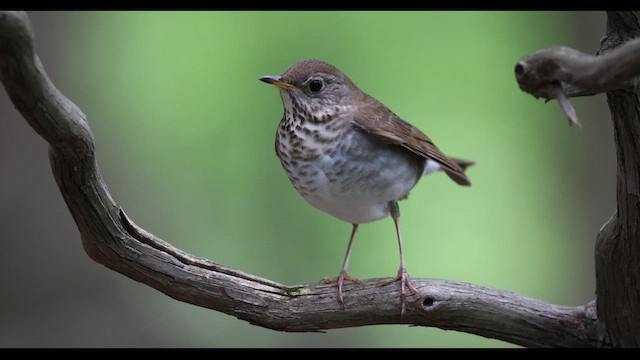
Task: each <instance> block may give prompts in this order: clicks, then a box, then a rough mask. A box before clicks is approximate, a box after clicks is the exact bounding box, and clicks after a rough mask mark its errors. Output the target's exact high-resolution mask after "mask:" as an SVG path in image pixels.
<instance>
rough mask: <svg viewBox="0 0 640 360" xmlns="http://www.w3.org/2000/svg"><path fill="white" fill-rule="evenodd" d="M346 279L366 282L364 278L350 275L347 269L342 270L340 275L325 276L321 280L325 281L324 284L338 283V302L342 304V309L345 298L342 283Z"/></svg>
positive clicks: (357, 282) (360, 282)
mask: <svg viewBox="0 0 640 360" xmlns="http://www.w3.org/2000/svg"><path fill="white" fill-rule="evenodd" d="M345 280H346V281H353V282H354V283H356V284H358V285H362V284H364V283H363V282H362V280H360V279H358V278H354V277H351V275H349V274H348V273H347V271H346V270H342V271H340V275H338V277H334V278H323V279H321V280H320V282H321V283H323V284H333V283H338V302H339V303H340V305H341V306H342V310H344V299H343V298H342V285H343V284H344V282H345Z"/></svg>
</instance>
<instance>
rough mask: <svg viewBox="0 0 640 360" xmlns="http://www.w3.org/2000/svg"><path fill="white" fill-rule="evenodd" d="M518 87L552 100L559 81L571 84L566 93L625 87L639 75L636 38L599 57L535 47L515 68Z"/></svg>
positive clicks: (639, 49)
mask: <svg viewBox="0 0 640 360" xmlns="http://www.w3.org/2000/svg"><path fill="white" fill-rule="evenodd" d="M515 73H516V80H517V81H518V85H519V86H520V89H522V90H523V91H526V92H528V93H529V94H531V95H533V96H535V97H536V98H539V97H542V98H545V99H547V100H550V99H555V98H556V96H555V95H556V94H555V89H556V87H557V86H558V84H559V83H562V85H563V86H564V87H568V86H571V92H568V95H573V96H577V95H580V96H582V95H585V94H589V95H592V94H597V93H601V92H606V91H610V90H614V89H617V88H620V87H622V86H629V85H633V84H635V83H637V79H634V83H633V84H631V83H630V82H629V79H633V78H634V77H636V76H638V75H640V38H639V39H634V40H631V41H628V42H626V43H625V44H624V45H622V46H620V47H618V48H616V50H615V51H611V52H608V53H607V54H605V55H602V56H594V55H589V54H585V53H583V52H580V51H578V50H575V49H571V48H568V47H564V46H558V47H552V48H548V49H542V50H538V51H536V52H534V53H532V54H529V55H527V56H525V57H524V58H522V60H520V61H519V62H518V63H517V64H516V67H515Z"/></svg>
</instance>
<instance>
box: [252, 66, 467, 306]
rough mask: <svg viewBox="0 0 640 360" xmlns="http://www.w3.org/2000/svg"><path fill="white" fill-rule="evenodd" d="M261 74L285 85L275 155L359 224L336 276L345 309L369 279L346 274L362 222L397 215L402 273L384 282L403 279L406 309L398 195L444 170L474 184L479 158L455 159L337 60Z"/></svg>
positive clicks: (309, 189)
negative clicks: (348, 288)
mask: <svg viewBox="0 0 640 360" xmlns="http://www.w3.org/2000/svg"><path fill="white" fill-rule="evenodd" d="M260 80H262V81H264V82H266V83H269V84H273V85H275V86H277V87H278V88H280V94H281V96H282V100H283V103H284V108H285V109H284V116H283V117H282V120H281V121H280V126H279V127H278V131H277V134H276V153H277V155H278V158H279V159H280V162H281V164H282V167H283V168H284V170H285V172H286V173H287V176H288V177H289V180H290V181H291V183H292V184H293V186H294V187H295V189H296V190H297V191H298V193H300V195H302V197H303V198H304V199H305V200H306V201H307V202H309V204H311V205H313V206H314V207H316V208H317V209H320V210H322V211H324V212H326V213H328V214H331V215H333V216H334V217H336V218H338V219H340V220H342V221H346V222H350V223H351V224H353V228H352V231H351V237H350V238H349V245H348V247H347V254H346V256H345V259H344V263H343V266H342V270H341V271H340V274H339V275H338V276H337V277H336V278H331V279H323V282H327V283H331V282H335V283H337V285H338V302H339V303H340V304H341V305H342V306H343V307H344V299H343V296H342V287H343V284H344V282H345V281H353V282H356V283H362V282H361V281H360V280H358V279H356V278H353V277H351V276H350V275H349V274H348V273H347V266H348V264H349V256H350V254H351V245H352V243H353V239H354V236H355V233H356V230H357V229H358V226H359V224H364V223H368V222H372V221H376V220H380V219H382V218H385V217H387V216H389V215H391V218H392V219H393V221H394V223H395V226H396V235H397V238H398V246H399V250H400V268H399V269H398V275H397V276H395V277H394V278H392V279H390V280H386V281H382V282H380V283H379V284H380V285H387V284H391V283H394V282H396V281H398V282H400V291H401V310H400V313H401V314H404V311H405V299H406V296H407V292H406V290H407V289H408V290H409V291H411V293H413V294H417V293H418V290H417V289H415V288H414V287H413V286H412V285H411V283H410V281H409V275H408V273H407V270H406V267H405V264H404V255H403V250H402V236H401V234H400V225H399V219H400V210H399V207H398V201H400V200H403V199H405V198H407V196H408V195H409V192H410V191H411V189H412V188H413V187H414V186H415V185H416V183H417V182H418V181H419V180H420V179H421V178H422V177H423V176H424V175H426V174H429V173H431V172H433V171H436V170H443V171H444V172H445V173H446V174H447V175H448V176H449V177H450V178H451V179H452V180H453V181H455V182H456V183H458V184H460V185H464V186H469V185H471V182H470V181H469V179H468V178H467V176H466V175H465V172H464V170H465V168H466V167H467V166H469V165H473V162H472V161H466V160H461V159H456V158H451V157H448V156H447V155H445V154H444V153H443V152H442V151H440V149H438V147H437V146H436V145H435V144H434V143H433V141H431V139H430V138H429V137H428V136H427V135H425V134H424V133H423V132H422V131H420V130H418V128H416V127H415V126H413V125H411V124H409V123H408V122H406V121H404V120H402V119H401V118H400V117H398V116H397V115H396V114H394V113H393V112H392V111H391V110H389V109H388V108H387V107H386V106H384V105H383V104H382V103H380V102H379V101H377V100H376V99H374V98H373V97H371V96H369V95H367V94H366V93H364V92H363V91H362V90H360V89H359V88H358V87H357V86H356V85H355V84H354V83H353V82H352V81H351V80H350V79H349V78H348V77H347V76H346V75H344V74H343V73H342V72H340V70H338V69H337V68H336V67H334V66H333V65H331V64H328V63H326V62H323V61H319V60H304V61H301V62H298V63H296V64H293V65H292V66H291V67H290V68H289V69H287V70H286V71H285V72H284V73H283V74H282V75H281V76H263V77H261V78H260Z"/></svg>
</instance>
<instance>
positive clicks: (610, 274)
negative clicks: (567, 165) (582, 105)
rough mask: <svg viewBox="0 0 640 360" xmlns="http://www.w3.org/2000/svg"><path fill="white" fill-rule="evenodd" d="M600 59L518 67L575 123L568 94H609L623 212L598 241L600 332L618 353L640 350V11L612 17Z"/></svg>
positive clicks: (578, 57)
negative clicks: (623, 350)
mask: <svg viewBox="0 0 640 360" xmlns="http://www.w3.org/2000/svg"><path fill="white" fill-rule="evenodd" d="M598 54H599V56H592V55H587V54H584V53H581V52H579V51H576V50H573V49H569V48H566V47H555V48H550V49H544V50H540V51H536V52H535V53H533V54H530V55H527V56H525V57H524V58H523V59H522V60H520V61H519V62H518V64H517V65H516V68H515V72H516V79H517V80H518V84H519V85H520V88H521V89H522V90H524V91H526V92H528V93H530V94H531V95H533V96H535V97H544V98H546V99H551V98H554V97H557V98H558V100H559V101H562V102H564V104H561V106H562V107H563V110H564V111H565V114H567V116H568V117H570V114H568V112H571V111H572V110H573V107H571V105H568V104H569V102H568V100H567V99H566V96H567V95H568V96H572V95H573V96H575V95H588V94H595V93H599V92H605V91H606V93H607V102H608V104H609V110H610V112H611V117H612V120H613V130H614V137H615V141H616V155H617V163H618V171H617V201H618V206H617V210H616V213H615V214H614V215H613V217H612V218H611V219H610V220H609V221H608V222H607V223H606V224H605V225H604V226H603V227H602V229H600V232H599V233H598V237H597V239H596V251H595V255H596V259H595V260H596V261H595V263H596V292H597V313H598V320H597V327H598V329H599V330H598V332H599V333H600V334H601V336H602V341H603V342H605V343H607V344H610V345H611V346H616V347H640V81H639V79H638V75H640V12H638V11H619V12H618V11H612V12H608V13H607V34H606V36H605V37H604V38H603V40H602V41H601V48H600V50H599V51H598ZM558 89H560V91H559V90H558ZM562 98H564V99H562ZM574 116H575V114H574ZM576 119H577V118H576Z"/></svg>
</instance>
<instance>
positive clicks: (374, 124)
mask: <svg viewBox="0 0 640 360" xmlns="http://www.w3.org/2000/svg"><path fill="white" fill-rule="evenodd" d="M368 100H369V104H368V106H361V107H360V109H359V110H358V111H357V112H356V113H355V114H354V117H353V125H354V126H355V127H356V128H357V129H360V130H361V131H364V132H366V133H368V134H371V135H375V136H378V137H379V138H381V139H382V140H384V141H387V142H390V143H392V144H396V145H400V146H403V147H405V148H407V149H408V150H411V151H412V152H414V153H415V154H418V155H420V156H422V157H425V158H427V159H432V160H434V161H436V162H438V163H439V164H440V165H442V169H443V170H444V171H445V172H446V173H447V175H449V177H450V178H451V179H452V180H453V181H455V182H456V183H458V184H460V185H464V186H469V185H471V182H470V181H469V179H468V178H467V176H466V175H465V173H464V170H463V169H462V167H460V166H459V165H458V164H457V163H456V161H455V160H453V159H451V158H450V157H448V156H447V155H445V154H443V153H442V151H440V149H438V147H437V146H436V145H435V144H434V143H433V141H431V139H429V137H428V136H427V135H426V134H425V133H423V132H422V131H420V130H419V129H418V128H416V127H415V126H413V125H411V124H409V123H408V122H406V121H404V120H402V119H401V118H400V117H398V116H397V115H396V114H394V113H393V112H392V111H391V110H389V109H388V108H387V107H386V106H384V105H383V104H381V103H380V102H378V101H377V100H375V99H373V98H371V97H369V99H368Z"/></svg>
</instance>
